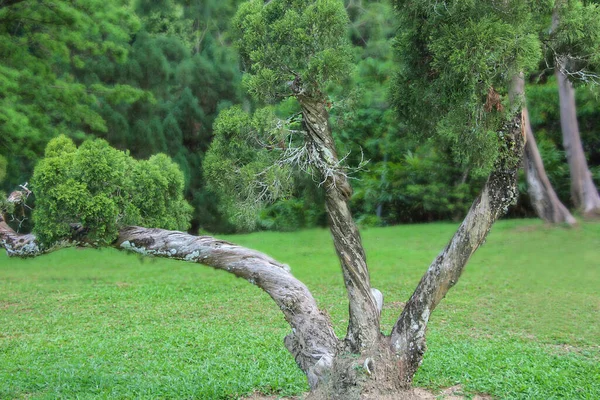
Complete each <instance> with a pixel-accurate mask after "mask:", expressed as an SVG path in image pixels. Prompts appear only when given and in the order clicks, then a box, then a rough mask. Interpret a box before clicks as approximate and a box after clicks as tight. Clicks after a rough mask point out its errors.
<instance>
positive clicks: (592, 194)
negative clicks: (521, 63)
mask: <svg viewBox="0 0 600 400" xmlns="http://www.w3.org/2000/svg"><path fill="white" fill-rule="evenodd" d="M557 64H558V65H557V68H556V72H555V73H556V79H557V81H558V93H559V100H560V125H561V128H562V134H563V146H564V148H565V152H566V154H567V161H568V162H569V171H570V172H571V197H572V199H573V203H574V204H575V206H576V207H577V208H578V209H580V210H581V211H582V212H583V215H584V216H586V217H594V216H596V217H598V216H600V195H599V194H598V189H597V188H596V186H595V185H594V181H593V179H592V174H591V172H590V170H589V168H588V164H587V161H586V159H585V153H584V152H583V145H582V144H581V136H580V135H579V124H578V123H577V109H576V106H575V90H574V89H573V84H572V83H571V81H569V79H568V78H567V76H566V75H565V74H564V72H563V71H564V70H565V68H566V65H565V61H564V60H563V59H560V58H559V59H558V60H557Z"/></svg>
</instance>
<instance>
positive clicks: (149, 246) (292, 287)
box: [0, 219, 339, 388]
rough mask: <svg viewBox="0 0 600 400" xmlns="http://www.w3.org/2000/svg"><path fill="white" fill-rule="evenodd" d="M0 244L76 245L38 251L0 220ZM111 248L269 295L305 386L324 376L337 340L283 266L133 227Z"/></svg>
mask: <svg viewBox="0 0 600 400" xmlns="http://www.w3.org/2000/svg"><path fill="white" fill-rule="evenodd" d="M0 244H1V245H2V246H3V247H4V248H5V249H6V250H7V252H8V255H9V256H18V257H35V256H38V255H42V254H45V253H47V252H49V251H52V250H56V249H58V248H61V247H67V246H77V245H81V244H82V242H79V241H75V240H72V241H70V240H69V241H64V242H62V243H60V244H59V245H57V246H55V247H52V248H43V246H41V245H40V244H39V243H38V242H37V240H36V238H35V236H34V235H33V234H27V235H24V234H18V233H16V232H15V231H14V230H13V229H12V228H11V227H10V226H8V225H7V224H6V223H5V222H4V221H3V220H2V219H0ZM113 247H116V248H118V249H121V250H127V251H132V252H135V253H139V254H143V255H147V256H154V257H164V258H171V259H176V260H183V261H188V262H194V263H199V264H204V265H207V266H210V267H213V268H216V269H221V270H224V271H227V272H229V273H232V274H234V275H235V276H237V277H239V278H243V279H245V280H247V281H248V282H250V283H251V284H253V285H256V286H258V287H260V288H261V289H263V290H264V291H265V292H267V293H268V294H269V295H270V296H271V298H272V299H273V300H274V301H275V303H276V304H277V306H278V307H279V308H280V310H281V311H282V312H283V314H284V315H285V319H286V321H287V322H288V323H289V324H290V326H291V328H292V333H290V334H289V335H287V336H286V338H285V341H284V342H285V345H286V347H287V349H288V350H289V351H290V352H291V353H292V354H293V356H294V358H295V359H296V362H297V364H298V366H299V367H300V369H301V370H302V371H303V372H304V373H305V374H306V376H307V378H308V382H309V384H310V386H311V388H315V387H317V386H318V385H319V384H320V383H321V382H322V381H323V380H325V379H326V378H327V376H328V374H329V370H330V369H331V365H332V363H333V358H334V356H335V354H336V351H337V347H338V344H339V341H338V339H337V338H336V336H335V334H334V332H333V328H332V325H331V322H330V321H329V318H328V316H327V315H326V314H325V313H323V312H322V311H320V310H319V308H318V307H317V303H316V301H315V299H314V298H313V296H312V294H311V293H310V291H309V290H308V288H307V287H306V286H305V285H304V284H303V283H302V282H300V281H299V280H298V279H296V278H295V277H294V276H293V275H292V274H291V272H290V270H289V267H288V266H287V265H285V264H282V263H280V262H278V261H276V260H274V259H273V258H271V257H269V256H267V255H265V254H263V253H260V252H258V251H255V250H251V249H247V248H244V247H241V246H237V245H235V244H233V243H229V242H226V241H223V240H218V239H215V238H212V237H210V236H193V235H189V234H187V233H183V232H176V231H168V230H164V229H151V228H141V227H136V226H130V227H125V228H123V229H121V230H120V231H119V236H118V238H117V240H116V241H115V243H113Z"/></svg>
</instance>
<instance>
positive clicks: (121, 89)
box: [0, 0, 143, 186]
mask: <svg viewBox="0 0 600 400" xmlns="http://www.w3.org/2000/svg"><path fill="white" fill-rule="evenodd" d="M138 28H139V21H138V19H137V17H136V16H135V15H134V14H132V13H131V9H130V7H129V5H128V4H127V3H126V2H122V1H120V0H109V1H104V0H102V1H100V0H92V1H88V0H85V1H80V0H77V1H62V0H57V1H53V2H51V3H46V2H38V1H31V0H25V1H22V2H18V3H16V4H13V5H8V6H2V7H1V8H0V93H1V95H0V154H2V155H3V156H5V157H6V158H7V160H8V171H9V172H8V176H9V179H8V182H7V186H9V185H10V186H14V185H16V184H18V183H22V182H24V181H25V180H27V179H28V178H29V174H30V173H31V171H32V169H33V165H34V163H35V161H36V160H37V158H38V157H40V156H41V154H42V153H43V149H44V146H45V145H46V143H47V142H48V140H49V139H50V138H52V137H55V136H57V135H58V134H59V133H65V134H68V135H69V136H72V137H78V138H81V137H82V136H83V132H102V131H106V130H107V126H106V124H105V122H104V120H103V118H102V117H101V116H100V114H99V113H98V111H97V110H96V109H95V105H96V103H97V102H98V99H99V98H100V97H103V96H108V97H111V98H113V99H114V98H118V99H120V100H123V99H127V101H135V100H136V99H138V98H140V97H142V96H143V92H142V91H141V90H139V89H134V88H132V87H128V86H123V85H121V86H119V85H116V86H115V85H112V84H110V83H109V84H106V85H88V84H87V83H83V82H81V81H78V80H77V79H75V77H74V75H73V74H72V72H71V69H72V68H74V69H82V68H89V66H90V64H92V63H93V61H95V60H97V59H98V58H101V57H106V58H110V59H112V60H114V62H115V63H121V62H123V61H124V60H125V58H126V55H127V51H128V50H127V46H128V44H127V41H128V40H129V35H130V34H131V33H132V32H135V31H136V30H137V29H138Z"/></svg>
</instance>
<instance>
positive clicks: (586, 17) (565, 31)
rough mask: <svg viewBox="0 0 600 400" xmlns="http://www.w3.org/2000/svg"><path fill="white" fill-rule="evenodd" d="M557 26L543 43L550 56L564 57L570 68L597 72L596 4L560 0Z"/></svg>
mask: <svg viewBox="0 0 600 400" xmlns="http://www.w3.org/2000/svg"><path fill="white" fill-rule="evenodd" d="M556 13H557V17H558V19H557V20H558V25H557V26H556V27H554V29H553V30H552V32H551V34H550V37H549V38H548V40H547V43H546V44H547V46H548V48H549V50H550V53H549V55H551V56H552V57H561V56H566V57H568V61H569V64H570V65H567V66H566V67H567V69H569V70H570V71H578V70H588V71H590V72H591V71H593V72H599V71H600V50H599V49H600V4H598V3H594V2H590V1H576V0H569V1H561V2H560V3H559V4H558V6H557V10H556Z"/></svg>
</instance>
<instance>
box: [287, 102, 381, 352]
mask: <svg viewBox="0 0 600 400" xmlns="http://www.w3.org/2000/svg"><path fill="white" fill-rule="evenodd" d="M297 98H298V101H299V102H300V105H301V106H302V115H303V120H304V125H305V130H306V132H307V138H306V140H307V141H308V144H309V145H310V146H311V147H312V148H314V149H316V152H315V153H316V154H318V157H319V160H317V162H314V163H313V164H314V165H316V166H317V168H318V169H319V173H320V174H321V176H322V177H323V184H324V186H325V206H326V210H327V215H328V217H329V228H330V230H331V236H332V237H333V242H334V245H335V250H336V252H337V255H338V257H339V259H340V263H341V266H342V273H343V276H344V283H345V285H346V289H347V292H348V300H349V316H350V321H349V324H348V333H347V336H346V342H347V343H348V345H349V346H350V349H351V350H352V351H358V352H360V351H362V350H363V349H366V348H369V347H370V346H373V345H375V344H376V343H377V342H378V340H379V338H380V336H381V333H380V331H379V311H378V308H377V302H376V300H375V298H374V297H373V294H372V291H371V283H370V277H369V270H368V268H367V261H366V256H365V252H364V249H363V246H362V241H361V238H360V234H359V232H358V228H357V226H356V224H355V223H354V220H353V219H352V214H351V212H350V208H349V205H348V200H349V199H350V196H351V195H352V188H351V187H350V184H349V183H348V179H347V177H346V175H345V174H344V172H343V169H342V167H341V166H340V160H339V158H338V156H337V151H336V149H335V143H334V141H333V136H332V134H331V128H330V125H329V116H328V113H327V110H326V109H325V104H324V102H323V101H319V99H314V98H311V97H309V96H305V95H302V94H299V95H298V96H297Z"/></svg>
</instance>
